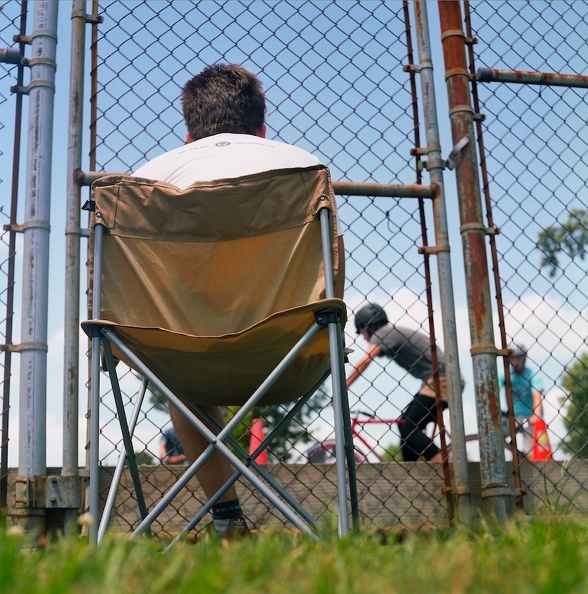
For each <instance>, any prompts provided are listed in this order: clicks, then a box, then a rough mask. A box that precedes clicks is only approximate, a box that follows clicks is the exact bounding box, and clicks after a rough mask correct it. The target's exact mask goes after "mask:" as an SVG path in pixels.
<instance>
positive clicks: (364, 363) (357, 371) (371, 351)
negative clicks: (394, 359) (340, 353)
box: [347, 344, 382, 387]
mask: <svg viewBox="0 0 588 594" xmlns="http://www.w3.org/2000/svg"><path fill="white" fill-rule="evenodd" d="M381 352H382V349H381V348H380V347H379V346H378V345H377V344H371V345H370V346H369V348H368V350H367V352H366V354H365V355H364V356H363V357H362V358H361V359H360V360H359V361H358V362H357V363H356V364H355V365H354V366H353V370H352V371H351V373H350V374H349V377H348V378H347V387H349V386H350V385H351V384H352V383H353V382H354V381H355V380H356V379H357V378H358V377H359V376H360V375H361V374H362V373H363V372H364V371H365V370H366V369H367V368H368V366H369V364H370V363H371V362H372V361H373V360H374V359H375V358H376V357H377V356H378V355H379V354H380V353H381Z"/></svg>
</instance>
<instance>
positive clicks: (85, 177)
mask: <svg viewBox="0 0 588 594" xmlns="http://www.w3.org/2000/svg"><path fill="white" fill-rule="evenodd" d="M106 175H126V174H125V173H115V172H107V171H80V172H79V174H78V182H79V184H80V185H81V186H91V185H92V184H93V183H94V182H95V181H96V180H98V179H100V178H101V177H104V176H106ZM333 190H334V191H335V194H339V195H340V196H377V197H382V198H434V197H435V196H436V194H437V191H438V189H437V186H436V184H431V185H430V186H428V185H419V184H378V183H368V182H365V183H364V182H333Z"/></svg>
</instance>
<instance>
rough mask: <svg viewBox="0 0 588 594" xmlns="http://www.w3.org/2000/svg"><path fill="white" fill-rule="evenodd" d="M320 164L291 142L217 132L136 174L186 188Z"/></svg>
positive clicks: (178, 149)
mask: <svg viewBox="0 0 588 594" xmlns="http://www.w3.org/2000/svg"><path fill="white" fill-rule="evenodd" d="M320 164H321V162H320V160H319V159H317V157H315V156H314V155H312V154H310V153H309V152H307V151H305V150H303V149H301V148H298V147H296V146H293V145H291V144H286V143H284V142H277V141H275V140H268V139H267V138H260V137H258V136H251V135H250V134H216V135H215V136H208V137H207V138H202V139H200V140H196V141H195V142H191V143H189V144H185V145H184V146H181V147H179V148H177V149H174V150H172V151H169V152H167V153H164V154H163V155H160V156H159V157H155V159H152V160H151V161H149V162H148V163H145V165H143V166H142V167H140V168H139V169H137V171H135V173H133V175H134V176H136V177H145V178H147V179H156V180H158V181H165V182H168V183H171V184H174V185H175V186H177V187H178V188H180V189H182V190H183V189H185V188H187V187H188V186H190V185H191V184H193V183H194V182H196V181H211V180H213V179H225V178H233V177H241V176H242V175H250V174H252V173H261V172H262V171H271V170H273V169H288V168H290V167H311V166H312V165H320Z"/></svg>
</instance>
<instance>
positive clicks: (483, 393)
mask: <svg viewBox="0 0 588 594" xmlns="http://www.w3.org/2000/svg"><path fill="white" fill-rule="evenodd" d="M438 6H439V17H440V23H441V38H442V44H443V56H444V59H445V78H446V81H447V94H448V99H449V114H450V120H451V133H452V139H453V145H454V149H453V151H452V152H453V154H454V155H455V157H454V161H455V172H456V179H457V193H458V199H459V213H460V222H461V234H462V245H463V252H464V266H465V275H466V287H467V299H468V312H469V322H470V335H471V341H472V347H471V352H472V365H473V371H474V389H475V395H476V412H477V419H478V432H479V437H480V475H481V482H482V485H481V487H482V508H483V511H484V512H485V513H487V514H489V515H492V516H494V517H495V518H496V519H497V520H498V521H499V522H500V523H504V522H505V521H506V518H507V504H506V496H507V494H508V489H507V481H506V463H505V460H504V447H503V441H504V438H503V434H502V427H501V413H500V402H499V397H498V394H499V385H498V372H497V367H496V356H497V349H496V346H495V343H494V331H493V320H492V308H491V300H490V280H489V273H488V265H487V259H486V233H487V229H486V227H485V225H484V222H483V212H482V199H481V192H480V181H479V177H478V169H477V153H476V145H475V137H474V113H473V108H472V105H471V96H470V88H469V85H470V80H469V73H468V70H467V63H466V55H465V32H464V30H463V25H462V18H461V9H460V3H459V1H458V0H443V1H439V2H438Z"/></svg>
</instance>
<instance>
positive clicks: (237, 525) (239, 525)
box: [218, 516, 251, 541]
mask: <svg viewBox="0 0 588 594" xmlns="http://www.w3.org/2000/svg"><path fill="white" fill-rule="evenodd" d="M250 534H251V532H250V531H249V526H247V522H246V521H245V518H244V517H243V516H235V517H234V518H231V519H230V520H229V524H228V525H227V527H226V528H225V530H223V532H221V533H218V537H219V538H220V539H221V540H224V541H229V540H239V539H241V538H244V537H247V536H249V535H250Z"/></svg>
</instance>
